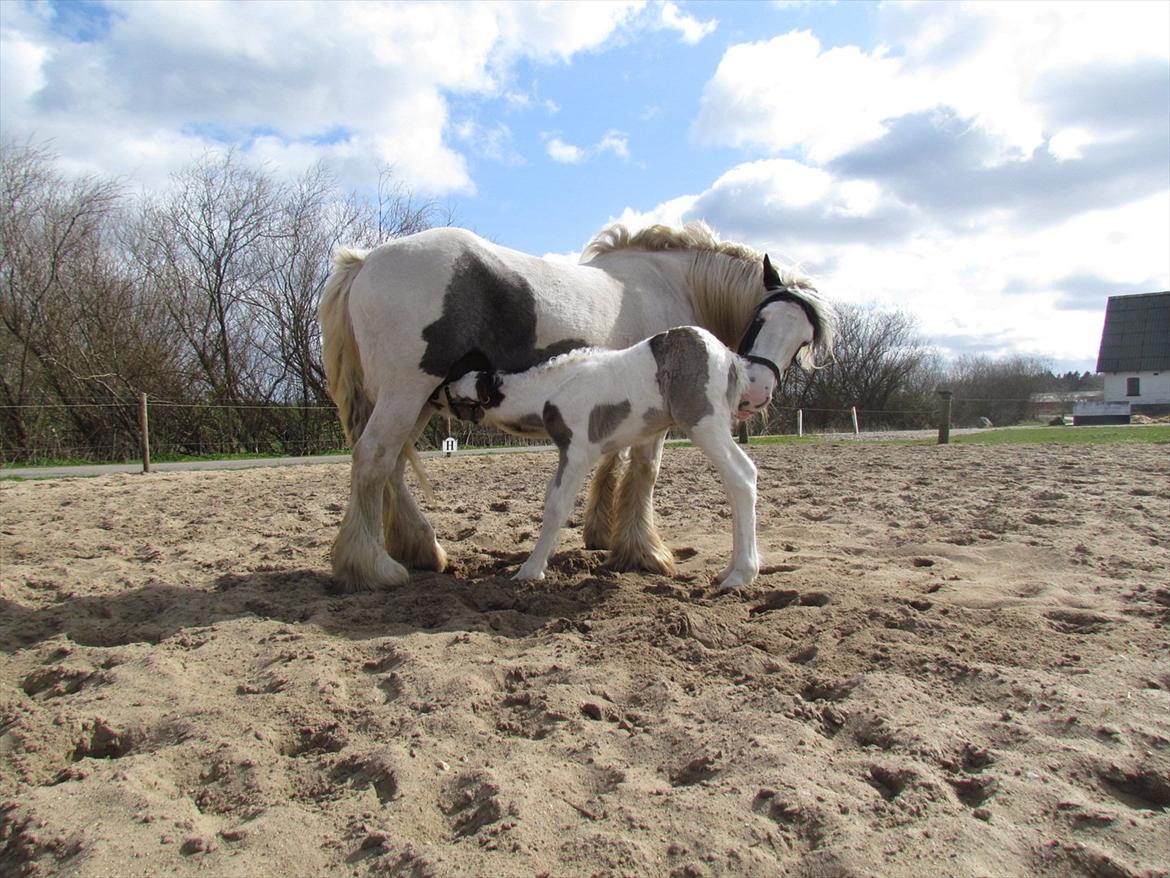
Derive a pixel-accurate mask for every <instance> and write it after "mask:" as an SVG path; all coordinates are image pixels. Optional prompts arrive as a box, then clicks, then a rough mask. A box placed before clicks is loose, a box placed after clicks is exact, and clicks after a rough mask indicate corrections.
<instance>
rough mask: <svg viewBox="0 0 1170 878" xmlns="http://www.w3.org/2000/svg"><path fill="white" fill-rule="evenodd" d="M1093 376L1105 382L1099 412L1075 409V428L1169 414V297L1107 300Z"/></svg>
mask: <svg viewBox="0 0 1170 878" xmlns="http://www.w3.org/2000/svg"><path fill="white" fill-rule="evenodd" d="M1097 371H1098V372H1100V373H1102V374H1103V375H1104V377H1105V394H1104V403H1103V406H1104V409H1101V410H1099V411H1097V412H1093V411H1091V410H1090V406H1091V404H1087V405H1085V406H1083V407H1082V406H1078V407H1077V409H1076V410H1075V413H1074V415H1075V420H1076V422H1077V423H1092V422H1097V423H1101V420H1100V417H1107V418H1109V419H1110V420H1114V419H1115V418H1119V417H1121V416H1122V415H1124V420H1125V422H1127V423H1128V421H1129V415H1130V414H1131V413H1139V412H1142V413H1146V414H1161V413H1164V412H1167V411H1170V292H1164V293H1143V294H1141V295H1137V296H1110V297H1109V303H1108V305H1106V306H1105V328H1104V330H1102V332H1101V350H1100V352H1099V353H1098V355H1097ZM1095 415H1096V416H1095ZM1097 416H1100V417H1097ZM1090 418H1091V419H1092V420H1090Z"/></svg>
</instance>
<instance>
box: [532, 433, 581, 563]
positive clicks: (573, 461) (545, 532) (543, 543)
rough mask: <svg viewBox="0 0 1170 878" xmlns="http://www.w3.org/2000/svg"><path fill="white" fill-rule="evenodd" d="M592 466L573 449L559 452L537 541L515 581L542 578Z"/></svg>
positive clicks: (546, 491) (549, 483)
mask: <svg viewBox="0 0 1170 878" xmlns="http://www.w3.org/2000/svg"><path fill="white" fill-rule="evenodd" d="M592 465H593V461H592V460H589V459H587V458H586V457H585V456H584V455H583V454H580V453H577V454H574V453H573V451H572V448H570V449H568V451H567V452H566V451H562V452H561V457H560V463H559V465H558V466H557V472H556V475H554V476H553V477H552V478H551V479H549V482H548V488H547V489H546V490H545V493H544V522H543V524H542V525H541V528H540V539H538V540H537V541H536V546H535V547H534V548H533V549H532V554H531V555H529V556H528V560H527V561H525V562H524V564H523V565H521V567H520V570H519V571H517V573H516V576H515V578H516V579H521V580H532V579H544V571H545V568H546V567H547V566H548V559H549V556H550V555H552V553H553V550H554V549H556V547H557V543H559V542H560V539H561V528H563V527H564V526H565V522H566V521H568V520H569V513H571V512H572V511H573V500H574V499H575V498H576V497H577V492H578V491H579V490H580V489H581V483H582V482H583V481H585V476H586V474H587V473H588V472H589V467H590V466H592Z"/></svg>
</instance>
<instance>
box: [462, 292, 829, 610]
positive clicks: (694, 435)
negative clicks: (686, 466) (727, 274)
mask: <svg viewBox="0 0 1170 878" xmlns="http://www.w3.org/2000/svg"><path fill="white" fill-rule="evenodd" d="M790 312H797V313H790ZM778 313H782V314H783V315H784V317H785V318H788V319H783V320H769V319H768V317H769V316H773V317H774V316H776V315H777V314H778ZM761 317H762V318H763V319H764V325H763V329H762V330H761V332H760V335H759V336H758V338H757V341H756V344H755V346H754V347H753V350H752V353H763V354H766V355H768V356H769V358H771V359H774V360H775V362H776V363H777V364H778V365H779V368H781V369H783V368H785V367H786V366H787V365H788V364H789V363H790V362H791V361H792V359H793V357H794V356H795V354H796V352H797V350H799V349H800V348H801V347H802V346H803V345H805V344H809V343H811V342H812V337H813V329H812V325H811V324H810V323H809V321H808V320H807V319H805V318H804V315H803V313H802V312H801V309H800V307H799V306H797V305H794V304H793V303H791V302H777V303H774V304H771V305H769V306H767V307H766V308H764V309H763V310H762V311H761ZM774 383H775V378H774V376H773V375H772V373H771V371H770V370H769V369H767V368H766V367H763V366H760V365H758V364H756V363H748V362H747V361H746V360H744V359H743V358H741V357H739V356H737V355H736V354H733V353H732V352H731V351H730V350H728V349H727V348H726V347H725V346H724V345H723V344H722V343H721V342H720V341H719V340H718V339H717V338H715V336H713V335H712V334H711V333H709V332H707V331H706V330H704V329H701V328H699V327H691V326H687V327H679V328H676V329H671V330H669V331H667V332H665V333H660V334H658V335H656V336H654V337H652V338H649V339H646V340H644V341H641V342H638V343H637V344H635V345H632V346H631V347H628V348H625V349H624V350H619V351H605V350H586V351H576V352H574V353H571V354H567V355H565V356H562V357H559V358H557V359H554V360H551V361H550V362H548V363H546V364H544V365H541V366H537V367H535V368H533V369H529V370H528V371H526V372H519V373H512V374H508V373H486V372H473V373H469V374H467V375H465V376H464V377H463V378H461V379H459V380H458V381H455V382H453V383H452V384H451V385H450V386H449V388H448V389H449V391H450V394H451V397H452V399H453V402H454V404H455V405H456V406H457V407H458V408H460V409H462V410H465V411H467V412H468V413H469V414H471V416H472V417H474V418H475V419H481V420H483V421H486V422H487V423H488V424H490V425H491V426H493V427H496V428H497V429H515V428H516V427H517V426H518V425H524V424H531V425H537V424H539V425H541V426H542V427H543V430H544V432H547V433H548V435H549V436H551V437H552V439H553V441H554V442H555V443H556V445H557V447H558V449H559V452H560V460H559V463H558V466H557V472H556V474H555V475H554V476H553V477H552V478H551V479H550V480H549V482H548V487H547V490H546V492H545V507H544V522H543V525H542V527H541V533H540V538H539V539H538V540H537V543H536V547H535V548H534V549H533V551H532V554H531V555H530V556H529V558H528V560H527V561H525V562H524V565H523V566H522V567H521V568H520V570H519V572H518V573H517V574H516V578H517V579H543V578H544V573H545V568H546V567H547V564H548V559H549V556H550V555H551V554H552V552H553V550H554V549H555V548H556V545H557V543H558V542H559V539H560V530H561V528H562V527H564V524H565V522H566V520H567V519H568V517H569V513H570V512H571V510H572V506H573V500H574V498H575V497H576V496H577V492H578V491H579V490H580V488H581V484H582V482H583V481H584V480H585V477H586V476H587V475H588V474H589V471H590V470H591V469H592V468H593V466H594V465H595V464H596V463H597V462H598V460H599V459H600V458H601V457H602V456H603V455H605V454H608V453H612V452H613V451H614V450H615V449H619V448H624V447H627V446H630V447H639V446H644V445H646V444H648V443H653V444H655V445H657V444H658V443H660V442H661V436H662V432H663V431H664V430H665V429H667V428H669V427H676V428H679V429H681V430H683V431H684V432H686V434H687V435H688V436H689V437H690V439H691V441H692V442H694V443H695V445H696V446H698V448H700V449H701V450H702V451H703V453H704V454H705V455H706V456H707V459H708V460H710V461H711V463H712V464H713V465H714V467H715V469H716V471H717V472H718V473H719V477H720V479H721V480H722V481H723V487H724V490H725V491H726V492H727V498H728V500H729V501H730V503H731V511H732V522H733V525H732V557H731V561H730V563H729V564H728V565H727V567H726V568H724V570H723V572H722V573H720V574H719V577H718V579H717V583H718V584H719V586H720V587H721V588H725V589H730V588H738V587H740V586H744V585H748V584H749V583H751V582H752V581H753V580H754V579H755V578H756V576H757V575H758V573H759V570H760V558H759V552H758V550H757V547H756V512H755V507H756V467H755V465H754V464H753V463H752V461H751V459H750V458H749V457H748V456H747V454H745V453H744V452H743V450H741V449H740V448H739V447H738V446H737V445H736V444H735V441H734V439H733V438H732V436H731V430H730V424H731V421H732V418H733V417H740V418H742V417H746V416H748V415H750V414H751V413H752V412H754V411H756V410H758V409H759V408H762V407H763V406H764V405H766V404H767V403H768V401H769V399H770V397H771V395H772V393H773V391H774V390H775V387H774Z"/></svg>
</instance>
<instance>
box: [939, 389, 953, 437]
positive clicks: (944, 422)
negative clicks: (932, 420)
mask: <svg viewBox="0 0 1170 878" xmlns="http://www.w3.org/2000/svg"><path fill="white" fill-rule="evenodd" d="M938 395H939V396H941V397H942V417H941V418H940V419H939V422H938V444H939V445H947V444H948V443H949V442H950V441H951V397H952V396H953V395H954V391H953V390H940V391H938Z"/></svg>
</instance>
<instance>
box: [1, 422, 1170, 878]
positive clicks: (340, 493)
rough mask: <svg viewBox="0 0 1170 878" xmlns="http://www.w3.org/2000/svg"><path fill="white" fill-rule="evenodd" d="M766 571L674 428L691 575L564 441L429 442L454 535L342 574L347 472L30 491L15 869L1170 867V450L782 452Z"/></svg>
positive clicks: (9, 672) (15, 663) (775, 453)
mask: <svg viewBox="0 0 1170 878" xmlns="http://www.w3.org/2000/svg"><path fill="white" fill-rule="evenodd" d="M751 454H752V455H753V457H754V459H755V460H756V462H757V463H758V465H759V469H760V501H759V513H760V541H761V548H762V550H763V552H764V554H765V559H766V565H767V566H766V567H765V570H764V573H763V575H762V576H761V577H760V579H759V581H758V582H757V584H756V585H754V586H753V587H751V588H749V589H746V590H744V591H742V592H740V593H736V594H719V593H717V592H715V591H713V590H712V589H711V587H710V581H711V578H712V577H713V576H714V575H715V573H716V572H717V571H718V570H720V569H721V567H722V566H723V564H724V563H725V562H726V558H727V555H728V553H729V551H730V543H731V537H730V524H731V523H730V517H729V510H728V507H727V504H726V503H725V501H724V499H723V497H722V493H721V489H720V487H719V485H718V483H717V481H716V479H715V477H714V475H713V473H712V471H711V470H710V468H709V467H708V466H707V464H706V462H705V461H704V460H703V458H702V457H701V455H699V454H698V452H696V451H693V450H688V449H671V450H668V452H667V454H666V458H665V461H664V466H663V470H662V475H661V480H660V484H659V489H658V492H657V504H656V505H657V508H658V510H659V518H660V524H661V527H662V530H663V533H664V535H665V536H666V538H667V540H668V542H669V543H670V544H671V545H672V546H673V547H674V548H675V549H676V551H677V553H678V555H679V556H680V558H681V559H682V562H681V564H680V573H679V575H678V576H677V577H675V578H666V577H661V576H649V575H635V574H629V573H621V574H619V573H615V572H613V571H610V570H608V569H606V567H605V566H604V561H605V558H604V555H603V554H602V553H599V552H592V551H586V550H584V549H583V548H582V547H581V540H580V521H579V520H574V521H573V522H571V525H570V528H569V530H568V531H567V533H566V539H565V542H564V543H563V544H562V549H561V551H560V552H559V553H558V554H557V555H556V556H555V557H554V561H553V564H552V567H551V569H550V574H549V578H548V580H547V581H545V582H542V583H535V584H518V583H513V582H511V581H510V579H509V578H508V577H509V575H510V574H511V573H512V572H514V570H515V568H516V566H517V565H518V563H519V562H520V561H521V560H522V559H523V557H524V555H525V553H526V552H527V550H528V549H530V548H531V546H532V543H533V542H534V539H535V536H536V533H537V531H538V530H539V522H540V515H541V507H540V503H541V498H542V495H543V483H544V480H545V479H546V478H547V476H548V474H549V473H550V471H551V469H552V467H553V465H554V459H553V458H552V457H551V456H549V455H547V454H543V455H542V454H518V455H507V456H498V457H474V458H473V457H467V458H458V457H456V458H454V459H451V460H436V461H431V462H430V465H429V468H430V470H431V475H432V479H433V481H434V483H435V489H436V492H437V495H438V499H437V501H436V503H435V504H434V508H433V509H432V511H431V515H432V520H433V521H435V522H436V527H437V529H438V530H439V532H440V535H441V538H442V539H443V541H444V543H445V545H446V548H447V550H448V552H449V554H450V556H451V559H452V561H453V565H454V569H453V570H452V571H451V572H450V573H449V574H445V575H433V574H418V575H416V576H415V577H414V578H413V579H412V580H411V582H410V583H409V584H408V585H407V586H405V587H402V588H399V589H397V590H394V591H390V592H379V593H371V594H363V595H357V596H338V595H335V594H332V593H330V591H329V589H328V585H329V580H328V577H327V574H326V571H327V553H328V548H329V544H330V543H331V541H332V538H333V536H334V534H335V532H336V527H337V524H338V522H339V520H340V518H341V514H342V512H343V509H344V503H345V498H346V494H347V484H348V472H347V468H346V467H345V466H338V465H333V466H312V467H308V466H306V467H289V468H284V469H274V470H249V471H237V472H216V473H177V474H166V475H152V476H110V477H102V478H97V479H88V480H60V481H45V482H27V483H6V484H3V486H2V487H0V562H2V572H0V607H2V612H0V682H2V683H3V688H2V690H0V693H2V694H0V699H2V701H0V799H3V800H4V801H3V804H2V805H0V872H3V873H4V874H12V875H52V874H70V875H78V876H99V875H119V876H153V875H179V876H183V875H197V874H198V875H209V874H210V875H224V876H245V875H256V876H271V875H298V876H308V875H329V876H336V875H346V874H353V875H402V876H424V875H435V876H456V875H491V876H506V875H518V876H519V875H524V876H531V875H539V874H548V875H556V876H561V875H606V876H609V875H613V876H617V875H664V876H665V875H674V876H704V875H707V876H714V875H759V876H775V875H782V874H784V875H805V876H861V875H883V876H922V875H960V876H1020V875H1041V876H1046V875H1050V876H1066V875H1086V876H1102V878H1103V876H1134V875H1140V876H1151V875H1166V874H1167V872H1166V863H1167V862H1170V826H1168V818H1167V808H1168V807H1170V663H1168V662H1167V660H1166V656H1167V654H1168V651H1167V650H1168V646H1170V644H1168V636H1167V635H1168V629H1167V622H1168V621H1170V582H1168V575H1167V570H1168V569H1170V457H1168V455H1167V454H1166V449H1165V448H1164V447H1161V448H1159V447H1157V446H1102V447H1076V448H1062V447H1039V446H1037V447H979V446H949V447H941V448H940V447H888V446H887V447H880V446H866V445H853V444H849V445H846V444H842V445H818V446H809V447H800V448H781V447H772V448H765V447H753V448H752V449H751Z"/></svg>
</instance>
